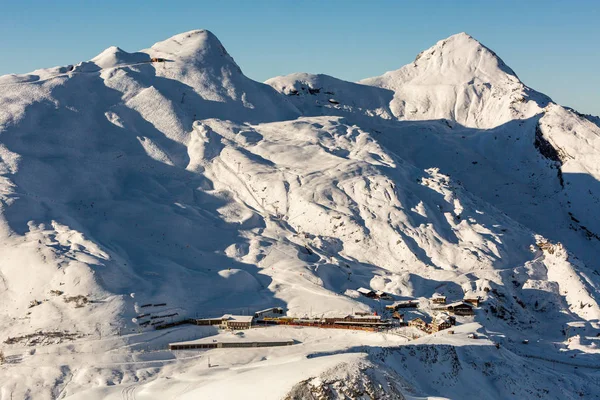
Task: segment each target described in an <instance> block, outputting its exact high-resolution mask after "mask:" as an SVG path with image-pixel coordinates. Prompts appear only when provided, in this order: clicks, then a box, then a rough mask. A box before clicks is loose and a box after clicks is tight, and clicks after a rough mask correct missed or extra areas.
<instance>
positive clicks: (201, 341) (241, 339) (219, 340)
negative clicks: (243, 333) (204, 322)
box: [169, 336, 293, 346]
mask: <svg viewBox="0 0 600 400" xmlns="http://www.w3.org/2000/svg"><path fill="white" fill-rule="evenodd" d="M281 342H286V343H289V342H293V339H287V338H273V339H269V338H261V339H252V338H246V337H240V336H230V337H218V338H216V339H215V337H214V336H209V337H205V338H202V339H197V340H190V341H187V342H175V343H169V346H172V345H178V346H180V345H194V344H209V343H281Z"/></svg>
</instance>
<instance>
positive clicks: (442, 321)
mask: <svg viewBox="0 0 600 400" xmlns="http://www.w3.org/2000/svg"><path fill="white" fill-rule="evenodd" d="M451 326H452V321H451V320H450V318H449V316H448V315H438V316H437V317H435V318H434V319H433V321H431V324H429V330H430V332H431V333H435V332H439V331H441V330H444V329H448V328H450V327H451Z"/></svg>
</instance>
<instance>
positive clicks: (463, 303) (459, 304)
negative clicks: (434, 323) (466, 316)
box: [446, 301, 471, 308]
mask: <svg viewBox="0 0 600 400" xmlns="http://www.w3.org/2000/svg"><path fill="white" fill-rule="evenodd" d="M461 305H462V306H467V307H469V308H471V305H470V304H467V303H465V302H464V301H455V302H454V303H450V304H446V307H447V308H450V307H452V308H454V307H456V306H461Z"/></svg>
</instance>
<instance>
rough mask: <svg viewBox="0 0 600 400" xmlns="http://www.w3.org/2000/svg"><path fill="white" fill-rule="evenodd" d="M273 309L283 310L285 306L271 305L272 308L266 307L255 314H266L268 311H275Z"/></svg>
mask: <svg viewBox="0 0 600 400" xmlns="http://www.w3.org/2000/svg"><path fill="white" fill-rule="evenodd" d="M273 310H283V308H281V307H271V308H265V309H264V310H260V311H255V312H254V313H255V314H264V313H268V312H273Z"/></svg>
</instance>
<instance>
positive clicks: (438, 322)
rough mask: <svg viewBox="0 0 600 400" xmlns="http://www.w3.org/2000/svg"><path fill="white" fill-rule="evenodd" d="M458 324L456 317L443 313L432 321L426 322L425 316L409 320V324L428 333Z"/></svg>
mask: <svg viewBox="0 0 600 400" xmlns="http://www.w3.org/2000/svg"><path fill="white" fill-rule="evenodd" d="M455 324H456V318H454V317H452V316H450V315H448V314H445V313H442V314H438V315H436V316H435V317H433V318H432V320H431V322H429V323H428V322H426V321H425V320H424V319H423V318H420V317H419V318H415V319H413V320H410V321H409V322H408V324H407V325H408V326H413V327H415V328H418V329H420V330H422V331H423V332H427V333H435V332H439V331H441V330H444V329H448V328H450V327H451V326H454V325H455Z"/></svg>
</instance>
